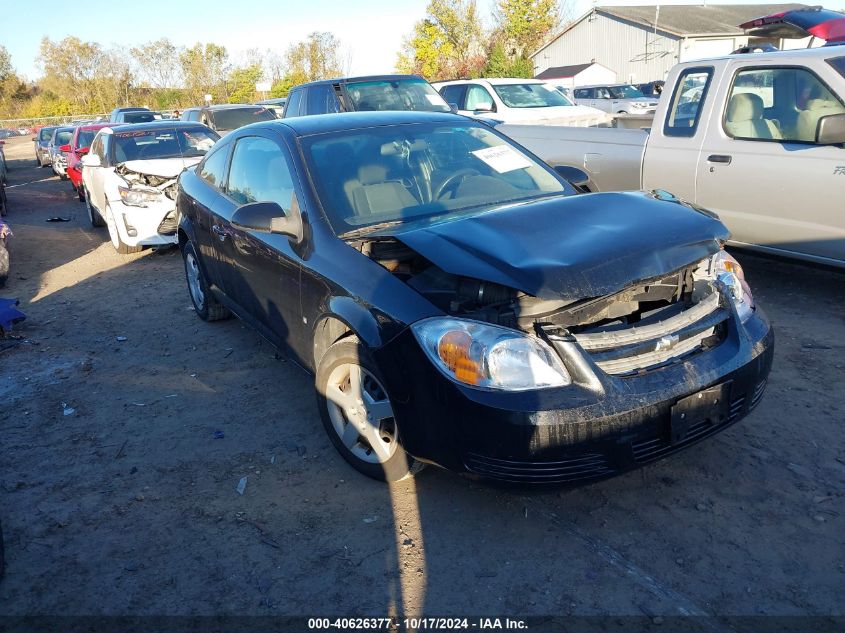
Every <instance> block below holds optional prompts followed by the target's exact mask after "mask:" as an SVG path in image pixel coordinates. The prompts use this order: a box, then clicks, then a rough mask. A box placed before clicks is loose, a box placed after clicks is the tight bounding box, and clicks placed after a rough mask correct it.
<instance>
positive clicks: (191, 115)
mask: <svg viewBox="0 0 845 633" xmlns="http://www.w3.org/2000/svg"><path fill="white" fill-rule="evenodd" d="M199 120H200V111H199V110H194V111H192V112H188V121H199Z"/></svg>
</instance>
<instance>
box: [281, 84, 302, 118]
mask: <svg viewBox="0 0 845 633" xmlns="http://www.w3.org/2000/svg"><path fill="white" fill-rule="evenodd" d="M303 92H304V91H303V90H294V91H293V92H291V93H290V95H288V102H287V104H286V105H285V118H287V117H292V116H299V115H300V113H299V104H300V103H301V102H302V93H303Z"/></svg>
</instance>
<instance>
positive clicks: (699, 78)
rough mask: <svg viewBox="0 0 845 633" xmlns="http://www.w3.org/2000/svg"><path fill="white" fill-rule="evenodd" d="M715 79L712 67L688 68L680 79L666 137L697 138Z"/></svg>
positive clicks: (674, 96)
mask: <svg viewBox="0 0 845 633" xmlns="http://www.w3.org/2000/svg"><path fill="white" fill-rule="evenodd" d="M712 78H713V68H712V67H711V66H707V67H700V68H687V69H686V70H685V71H683V72H682V73H681V75H680V77H678V81H677V82H676V83H675V91H674V92H673V93H672V101H671V102H670V105H669V112H668V115H667V117H666V122H665V124H664V125H663V134H665V135H666V136H685V137H691V136H695V132H696V130H698V121H699V119H700V118H701V110H702V106H703V105H704V101H705V100H706V99H707V90H708V89H709V88H710V80H711V79H712Z"/></svg>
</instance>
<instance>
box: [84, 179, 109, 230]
mask: <svg viewBox="0 0 845 633" xmlns="http://www.w3.org/2000/svg"><path fill="white" fill-rule="evenodd" d="M80 191H82V192H83V193H80V194H79V198H80V199H81V200H82V201H83V202H85V209H86V210H87V211H88V220H89V221H90V222H91V226H93V227H95V228H102V227H104V226H105V225H106V222H105V220H103V216H101V215H100V212H99V211H97V210H96V209H95V208H94V205H92V204H91V196H90V195H89V194H88V190H87V189H85V188H84V187H80Z"/></svg>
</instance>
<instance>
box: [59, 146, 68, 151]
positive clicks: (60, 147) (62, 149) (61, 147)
mask: <svg viewBox="0 0 845 633" xmlns="http://www.w3.org/2000/svg"><path fill="white" fill-rule="evenodd" d="M59 151H60V152H69V151H70V145H68V144H65V145H60V146H59Z"/></svg>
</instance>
